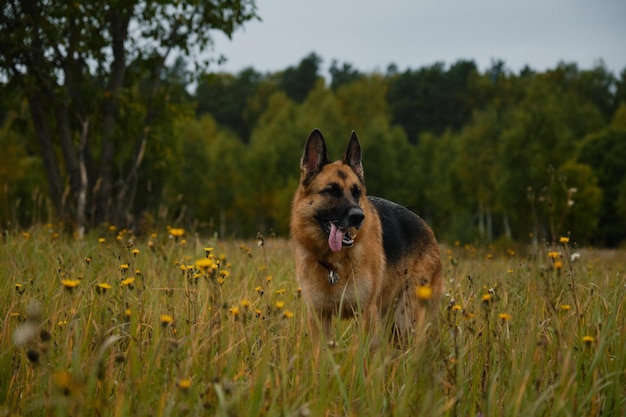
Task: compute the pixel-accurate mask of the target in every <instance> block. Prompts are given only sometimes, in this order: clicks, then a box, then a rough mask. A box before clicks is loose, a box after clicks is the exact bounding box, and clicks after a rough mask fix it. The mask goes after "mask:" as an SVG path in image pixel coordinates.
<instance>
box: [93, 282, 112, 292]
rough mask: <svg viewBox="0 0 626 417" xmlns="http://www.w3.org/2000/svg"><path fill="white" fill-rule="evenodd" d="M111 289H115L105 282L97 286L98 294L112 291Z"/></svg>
mask: <svg viewBox="0 0 626 417" xmlns="http://www.w3.org/2000/svg"><path fill="white" fill-rule="evenodd" d="M111 288H113V287H111V286H110V285H109V284H107V283H105V282H103V283H100V284H96V292H97V293H98V294H104V293H105V292H107V290H110V289H111Z"/></svg>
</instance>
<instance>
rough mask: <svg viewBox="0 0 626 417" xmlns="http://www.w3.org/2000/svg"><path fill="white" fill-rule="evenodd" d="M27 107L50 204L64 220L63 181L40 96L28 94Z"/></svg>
mask: <svg viewBox="0 0 626 417" xmlns="http://www.w3.org/2000/svg"><path fill="white" fill-rule="evenodd" d="M28 107H29V109H30V113H31V116H32V118H33V125H34V126H35V132H37V139H39V149H40V151H41V158H42V160H43V164H44V167H45V170H46V176H47V177H48V186H49V187H50V188H49V193H50V198H51V199H52V204H53V205H54V208H55V210H56V212H57V216H58V217H59V218H60V219H61V220H64V218H65V213H64V210H63V209H64V207H63V181H62V179H61V172H60V170H59V163H58V161H57V158H56V155H55V153H54V148H53V146H52V135H51V133H50V127H49V126H48V120H47V118H46V112H45V110H44V106H43V103H42V102H41V96H33V95H29V97H28Z"/></svg>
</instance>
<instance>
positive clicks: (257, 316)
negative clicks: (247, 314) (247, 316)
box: [254, 308, 263, 318]
mask: <svg viewBox="0 0 626 417" xmlns="http://www.w3.org/2000/svg"><path fill="white" fill-rule="evenodd" d="M262 314H263V311H261V310H259V309H258V308H257V309H256V310H254V316H255V317H256V318H259V317H261V315H262Z"/></svg>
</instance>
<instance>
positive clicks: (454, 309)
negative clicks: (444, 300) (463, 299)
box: [452, 304, 463, 311]
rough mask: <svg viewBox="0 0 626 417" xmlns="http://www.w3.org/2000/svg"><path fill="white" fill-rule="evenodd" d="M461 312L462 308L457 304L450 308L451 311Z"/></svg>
mask: <svg viewBox="0 0 626 417" xmlns="http://www.w3.org/2000/svg"><path fill="white" fill-rule="evenodd" d="M461 310H463V307H461V305H459V304H455V305H453V306H452V311H461Z"/></svg>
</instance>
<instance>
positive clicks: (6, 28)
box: [0, 1, 626, 247]
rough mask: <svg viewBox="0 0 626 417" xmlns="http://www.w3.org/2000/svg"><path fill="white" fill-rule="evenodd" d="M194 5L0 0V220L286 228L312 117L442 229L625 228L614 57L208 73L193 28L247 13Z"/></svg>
mask: <svg viewBox="0 0 626 417" xmlns="http://www.w3.org/2000/svg"><path fill="white" fill-rule="evenodd" d="M217 3H220V2H217ZM29 4H34V5H35V6H34V8H32V9H29V8H28V7H27V5H29ZM202 4H204V3H202V2H201V3H198V4H196V2H171V3H170V2H120V3H119V4H118V3H117V2H105V1H94V2H90V3H89V4H78V3H71V4H70V3H62V2H54V1H51V2H35V3H32V2H21V1H8V2H5V5H4V6H3V17H2V20H1V21H0V39H1V41H0V49H1V50H2V52H3V53H2V57H1V58H0V75H1V77H0V123H1V127H0V147H1V149H2V153H1V154H0V186H2V197H1V198H0V222H1V224H2V225H3V227H4V228H27V227H29V226H31V225H33V224H36V223H42V222H45V223H53V222H57V221H60V222H62V224H64V225H65V227H66V228H67V230H76V231H78V232H79V233H80V234H82V233H85V231H88V230H89V229H91V228H94V227H98V226H100V225H103V224H115V225H117V226H124V227H128V228H131V229H133V230H135V231H137V232H141V231H147V230H150V228H153V227H156V226H158V225H162V224H170V225H176V226H182V227H185V228H187V229H189V230H194V231H197V232H198V233H201V234H206V235H209V234H210V235H213V234H217V235H219V236H221V237H230V236H232V237H250V236H254V235H256V234H257V233H258V232H261V233H264V234H276V235H279V236H287V235H288V232H289V230H288V225H289V213H290V207H291V199H292V195H293V192H294V190H295V188H296V187H297V184H298V177H299V167H298V164H299V158H300V155H301V152H302V147H303V144H304V141H305V139H306V137H307V135H308V133H309V132H310V131H311V130H312V129H313V128H316V127H317V128H320V129H321V130H322V132H323V133H324V135H325V137H326V139H327V142H328V145H329V148H330V153H331V158H338V157H340V156H341V154H342V152H343V151H344V148H345V146H346V144H347V140H348V138H349V135H350V132H351V131H352V130H356V132H357V134H358V136H359V138H360V140H361V143H362V146H363V152H364V155H363V158H364V167H365V172H366V183H367V186H368V193H369V194H371V195H378V196H382V197H385V198H388V199H392V200H394V201H397V202H398V203H400V204H403V205H405V206H407V207H409V208H411V209H412V210H414V211H415V212H417V213H418V214H420V215H421V216H422V217H424V218H425V219H426V220H427V221H428V222H429V223H430V224H431V225H432V227H433V228H434V230H435V231H436V233H437V235H438V237H439V239H440V240H441V241H443V242H455V241H461V242H497V241H498V240H506V241H517V242H522V243H527V242H538V241H541V240H547V241H556V240H558V237H559V236H565V235H568V234H571V236H572V238H573V240H574V241H576V242H577V243H579V244H594V245H597V246H607V247H616V246H620V245H624V243H625V242H626V68H625V69H624V70H623V71H622V72H621V73H620V74H613V73H611V72H610V71H608V70H607V69H606V67H605V66H604V64H603V63H602V62H598V64H597V65H596V66H595V67H594V68H591V69H581V68H578V66H577V64H576V63H571V62H570V63H566V62H564V63H561V64H559V65H558V66H556V67H555V68H553V69H549V70H546V71H544V72H537V71H534V70H533V69H532V68H529V67H526V68H524V69H522V70H521V71H519V73H515V72H513V71H511V70H509V69H508V68H507V67H506V63H505V62H503V61H499V60H494V61H493V63H492V65H491V67H490V68H488V69H486V70H484V71H480V70H479V69H478V67H477V65H476V64H475V62H473V61H471V60H459V61H457V62H453V63H443V62H437V63H433V64H432V65H430V66H425V67H421V68H413V69H406V70H403V71H400V70H399V69H398V68H397V67H396V66H395V65H394V64H393V63H390V64H389V66H388V67H387V69H386V71H384V72H380V73H378V72H376V73H363V72H361V71H359V70H358V69H357V68H354V67H353V66H352V65H351V64H350V63H346V62H342V61H341V60H332V61H331V62H330V65H328V63H325V62H324V61H323V60H322V59H321V57H319V56H318V55H316V54H315V53H314V52H311V53H310V54H309V55H307V56H304V57H303V58H302V60H301V61H300V62H299V63H298V64H296V65H294V66H290V67H288V68H285V69H284V70H282V71H278V72H272V73H260V72H258V71H256V70H255V69H254V68H248V69H245V70H243V71H241V72H239V73H236V74H230V73H220V72H213V67H214V64H215V61H205V62H198V60H196V59H195V57H196V56H198V55H197V53H198V51H199V50H202V49H204V48H206V47H208V46H210V45H211V37H210V33H211V31H210V30H202V28H209V29H212V30H214V31H215V30H217V31H221V32H223V33H225V34H227V35H231V34H232V33H233V31H234V30H235V29H236V28H237V27H239V26H241V25H243V24H244V23H245V22H246V21H248V20H250V19H253V18H256V11H255V8H254V3H253V2H249V1H229V2H224V4H223V5H222V6H220V7H215V5H213V4H212V3H210V2H206V6H205V7H203V6H201V5H202ZM220 4H221V3H220ZM189 45H194V47H190V46H189ZM327 68H329V71H328V73H329V74H330V75H329V76H328V77H324V76H322V74H325V73H326V71H325V70H326V69H327Z"/></svg>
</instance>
